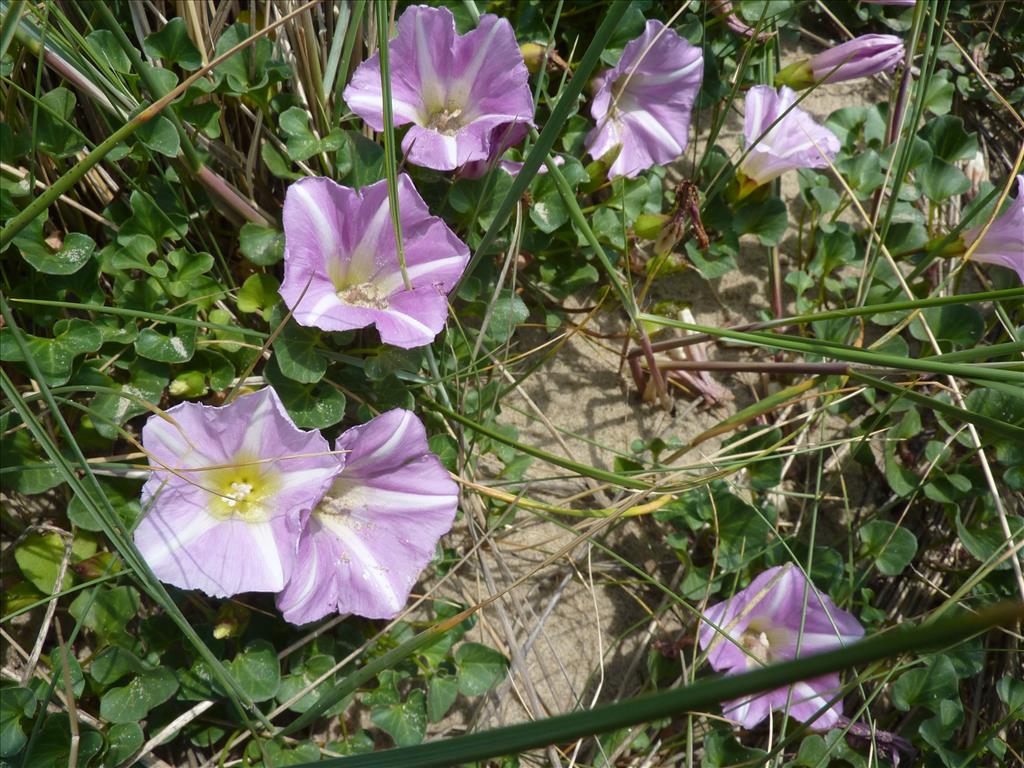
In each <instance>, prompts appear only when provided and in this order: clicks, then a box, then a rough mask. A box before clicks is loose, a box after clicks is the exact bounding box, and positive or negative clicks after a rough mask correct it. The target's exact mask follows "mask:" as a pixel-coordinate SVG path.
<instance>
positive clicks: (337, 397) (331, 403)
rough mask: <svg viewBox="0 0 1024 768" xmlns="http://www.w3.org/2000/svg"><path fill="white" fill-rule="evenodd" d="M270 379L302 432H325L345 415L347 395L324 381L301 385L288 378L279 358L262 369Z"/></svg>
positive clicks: (268, 379) (273, 359)
mask: <svg viewBox="0 0 1024 768" xmlns="http://www.w3.org/2000/svg"><path fill="white" fill-rule="evenodd" d="M263 375H264V376H265V377H266V379H267V383H268V384H270V385H271V386H272V387H273V388H274V389H275V391H276V392H277V394H278V395H279V396H280V398H281V402H282V403H283V404H284V407H285V410H287V411H288V415H289V416H291V417H292V420H293V421H294V422H295V424H296V425H297V426H299V427H302V428H303V429H326V428H327V427H332V426H334V425H335V424H337V423H338V422H339V421H341V420H342V418H344V416H345V394H344V393H343V392H341V391H340V390H339V389H337V388H335V387H332V386H331V385H329V384H327V383H326V382H324V381H320V382H318V383H316V384H300V383H298V382H296V381H293V380H292V379H289V378H288V377H287V376H285V375H284V374H283V373H281V369H280V367H279V366H278V362H277V355H274V356H273V357H272V358H270V360H269V361H268V362H267V365H266V367H264V369H263Z"/></svg>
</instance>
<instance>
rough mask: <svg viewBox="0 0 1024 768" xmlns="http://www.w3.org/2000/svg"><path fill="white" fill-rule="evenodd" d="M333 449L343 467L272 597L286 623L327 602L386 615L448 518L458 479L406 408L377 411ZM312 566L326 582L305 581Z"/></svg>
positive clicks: (398, 603) (316, 613)
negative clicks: (289, 575)
mask: <svg viewBox="0 0 1024 768" xmlns="http://www.w3.org/2000/svg"><path fill="white" fill-rule="evenodd" d="M336 447H337V449H338V450H339V451H345V452H346V454H345V458H344V467H343V469H342V471H341V473H340V474H339V475H338V477H337V479H336V480H335V482H334V485H333V486H332V488H331V490H330V491H329V492H328V495H327V497H326V498H325V499H324V501H323V502H322V503H321V505H320V506H319V507H318V508H317V510H316V511H315V512H314V514H313V516H312V518H311V519H310V523H309V525H308V527H307V529H306V531H305V532H304V533H303V541H302V542H301V543H300V545H299V565H298V568H297V569H296V573H297V574H301V575H300V576H298V577H296V579H295V580H294V581H295V583H294V584H289V585H288V587H287V588H286V589H285V591H284V592H283V593H282V595H281V596H280V598H279V601H278V605H279V606H280V607H281V610H282V611H283V612H284V613H285V616H286V618H288V619H289V621H295V620H296V619H301V620H302V621H304V622H305V621H312V620H313V619H315V618H319V617H320V616H323V615H326V614H327V613H328V612H330V611H332V610H335V609H337V610H341V611H349V612H352V613H356V614H358V615H361V616H367V617H370V618H390V617H392V616H394V615H395V614H397V613H398V612H399V611H400V610H401V609H402V606H403V605H404V604H405V602H406V601H407V600H408V597H409V591H410V590H411V589H412V586H413V584H414V583H415V581H416V578H417V576H418V575H419V573H420V571H421V570H422V569H423V568H424V566H426V565H427V563H429V562H430V560H431V558H432V557H433V555H434V548H435V546H436V544H437V540H438V539H439V538H440V537H441V536H442V535H443V534H444V533H445V532H447V531H448V530H449V529H450V528H451V524H452V521H453V520H454V517H455V510H456V507H457V505H458V487H457V486H456V485H455V483H454V482H452V480H451V478H450V477H449V476H448V473H447V471H446V470H445V469H444V467H443V466H442V465H441V463H440V461H439V460H438V459H437V457H436V456H434V455H433V454H432V453H431V452H430V450H429V447H428V446H427V438H426V431H425V430H424V428H423V425H422V423H420V421H419V419H417V418H416V416H415V415H414V414H412V413H411V412H409V411H403V410H393V411H389V412H387V413H384V414H382V415H380V416H378V417H376V418H375V419H372V420H371V421H369V422H367V423H366V424H364V425H362V426H360V427H354V428H353V429H350V430H348V431H347V432H345V433H344V434H343V435H342V436H341V437H340V438H339V439H338V444H337V446H336ZM311 571H316V572H317V573H318V574H319V576H318V577H317V579H318V580H320V581H323V580H330V581H332V582H333V585H332V586H330V587H327V586H324V585H322V584H319V583H318V582H317V581H315V580H311V579H310V578H308V573H309V572H311ZM332 601H335V604H332Z"/></svg>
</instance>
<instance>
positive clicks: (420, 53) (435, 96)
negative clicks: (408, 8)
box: [414, 9, 445, 112]
mask: <svg viewBox="0 0 1024 768" xmlns="http://www.w3.org/2000/svg"><path fill="white" fill-rule="evenodd" d="M425 11H426V9H422V10H421V11H420V12H419V13H417V14H416V16H415V17H414V23H415V25H416V65H417V69H418V70H419V73H420V89H421V90H422V91H423V101H424V102H425V105H426V107H427V111H428V112H433V111H437V110H440V109H443V108H444V105H445V93H444V85H443V84H442V83H441V81H440V80H439V79H438V77H437V72H436V71H435V70H434V61H433V58H432V52H431V49H432V46H431V44H430V39H429V37H430V32H429V30H428V29H427V28H426V26H425V25H424V23H423V22H424V19H425V18H426V16H427V13H426V12H425Z"/></svg>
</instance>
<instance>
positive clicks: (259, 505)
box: [201, 457, 278, 523]
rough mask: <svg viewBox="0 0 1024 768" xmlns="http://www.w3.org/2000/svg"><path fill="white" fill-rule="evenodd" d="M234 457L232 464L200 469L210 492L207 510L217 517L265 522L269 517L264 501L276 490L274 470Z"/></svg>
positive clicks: (276, 482) (203, 480)
mask: <svg viewBox="0 0 1024 768" xmlns="http://www.w3.org/2000/svg"><path fill="white" fill-rule="evenodd" d="M235 461H236V462H237V464H236V465H235V466H231V467H224V468H222V469H215V470H212V471H210V472H205V473H203V477H202V479H201V484H202V485H203V487H204V488H207V489H209V491H210V496H211V499H210V502H209V504H208V505H207V512H209V513H210V514H211V515H213V516H214V517H216V518H218V519H219V520H230V519H231V518H236V519H238V520H243V521H245V522H247V523H265V522H266V521H268V520H269V519H270V518H271V517H272V510H271V508H270V507H268V506H267V504H266V502H267V501H268V500H269V499H270V497H271V496H273V495H274V492H275V491H276V490H277V485H278V478H277V471H276V470H274V469H273V468H272V465H262V464H253V463H252V462H251V460H249V461H246V460H245V459H242V458H240V457H235Z"/></svg>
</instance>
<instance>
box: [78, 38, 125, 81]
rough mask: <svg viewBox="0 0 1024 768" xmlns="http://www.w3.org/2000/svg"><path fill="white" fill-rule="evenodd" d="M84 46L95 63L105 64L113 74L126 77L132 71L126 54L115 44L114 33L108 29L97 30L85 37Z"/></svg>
mask: <svg viewBox="0 0 1024 768" xmlns="http://www.w3.org/2000/svg"><path fill="white" fill-rule="evenodd" d="M85 46H86V48H88V49H89V53H91V54H92V55H93V58H95V59H96V61H98V62H101V63H103V64H105V65H106V66H107V67H109V68H110V69H111V70H113V71H114V72H117V73H118V74H121V75H127V74H128V73H129V72H131V71H132V62H131V60H130V59H129V58H128V54H127V53H125V52H124V49H123V48H122V47H121V45H120V44H119V43H118V42H117V38H116V37H115V36H114V33H113V32H111V31H110V30H109V29H97V30H94V31H93V32H90V33H89V34H88V35H86V37H85Z"/></svg>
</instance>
